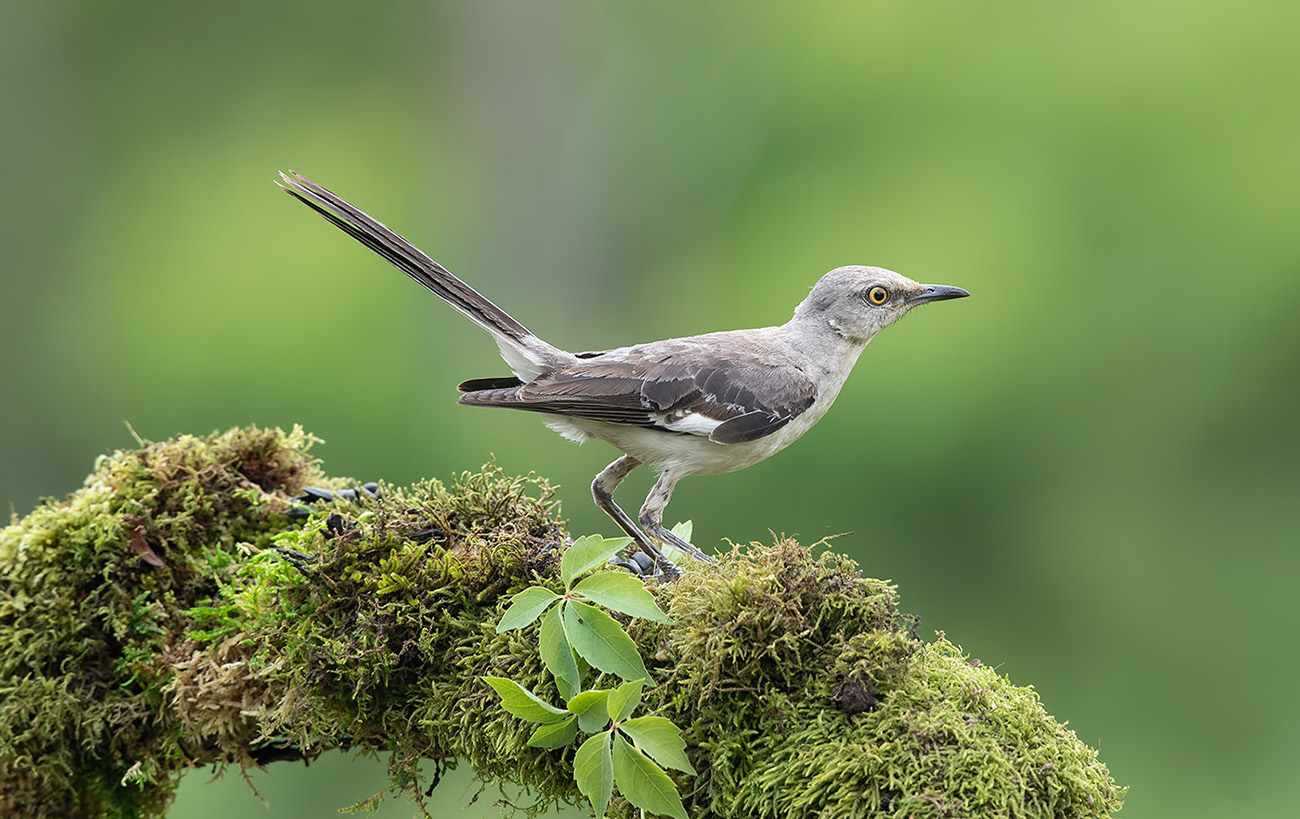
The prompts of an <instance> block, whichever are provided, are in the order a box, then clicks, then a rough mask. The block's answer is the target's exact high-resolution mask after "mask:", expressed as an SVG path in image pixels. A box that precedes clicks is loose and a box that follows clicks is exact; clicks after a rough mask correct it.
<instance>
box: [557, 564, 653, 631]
mask: <svg viewBox="0 0 1300 819" xmlns="http://www.w3.org/2000/svg"><path fill="white" fill-rule="evenodd" d="M573 592H574V594H580V595H582V596H583V597H585V598H587V599H588V600H590V601H592V602H593V603H597V604H599V605H601V606H604V607H605V608H607V609H613V610H614V611H620V612H622V613H624V614H626V615H628V616H630V617H641V618H644V619H646V620H654V621H655V622H657V623H666V622H668V615H666V614H664V612H663V609H661V608H659V604H657V603H656V602H655V598H654V595H652V594H651V593H650V592H649V590H648V589H646V587H645V583H643V582H642V581H641V580H638V579H637V578H635V577H633V576H632V575H630V574H628V573H627V572H624V571H617V572H599V573H597V574H593V575H588V576H587V577H585V578H583V580H582V582H581V583H579V584H578V585H576V586H574V587H573Z"/></svg>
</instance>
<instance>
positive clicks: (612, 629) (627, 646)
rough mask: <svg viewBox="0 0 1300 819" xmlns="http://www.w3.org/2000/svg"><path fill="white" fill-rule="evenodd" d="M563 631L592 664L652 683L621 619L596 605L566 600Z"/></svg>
mask: <svg viewBox="0 0 1300 819" xmlns="http://www.w3.org/2000/svg"><path fill="white" fill-rule="evenodd" d="M561 616H562V617H563V618H564V631H565V633H567V634H568V635H569V643H570V644H571V645H572V646H573V650H574V651H576V652H578V654H580V655H582V656H583V657H584V658H586V660H587V662H589V663H591V664H592V666H593V667H595V668H599V669H600V670H601V671H604V672H606V673H608V674H617V675H618V676H619V677H620V678H621V679H624V680H645V681H646V685H648V686H652V685H654V683H652V682H651V681H650V672H648V671H646V670H645V663H643V662H642V661H641V653H640V652H639V651H637V648H636V643H634V642H632V638H631V637H629V636H627V632H626V631H624V630H623V627H622V626H620V625H619V624H618V622H617V621H616V620H615V619H614V618H613V617H610V616H609V615H608V614H606V613H605V612H603V611H601V610H600V609H598V608H596V607H595V606H590V605H587V604H586V603H579V602H578V601H577V600H566V601H564V613H563V614H562V615H561Z"/></svg>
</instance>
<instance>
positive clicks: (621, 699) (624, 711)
mask: <svg viewBox="0 0 1300 819" xmlns="http://www.w3.org/2000/svg"><path fill="white" fill-rule="evenodd" d="M644 684H645V683H644V682H643V681H642V680H633V681H632V682H625V683H623V684H622V685H620V686H619V687H618V688H615V689H614V690H613V691H611V692H609V702H607V703H606V705H605V709H606V712H607V713H608V714H609V718H610V719H612V720H614V721H615V722H622V721H623V720H625V719H627V718H628V717H630V716H632V712H633V711H635V710H636V707H637V706H638V705H640V704H641V687H642V686H643V685H644Z"/></svg>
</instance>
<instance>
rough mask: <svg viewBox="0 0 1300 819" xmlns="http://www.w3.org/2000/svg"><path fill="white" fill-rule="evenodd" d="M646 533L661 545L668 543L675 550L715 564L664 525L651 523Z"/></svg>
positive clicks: (644, 522)
mask: <svg viewBox="0 0 1300 819" xmlns="http://www.w3.org/2000/svg"><path fill="white" fill-rule="evenodd" d="M646 523H647V522H646V521H644V520H643V521H642V525H645V524H646ZM646 532H648V533H649V534H650V537H652V538H654V539H655V540H658V541H659V542H660V543H667V544H668V545H669V546H672V547H673V548H674V549H678V550H680V551H682V552H683V553H685V554H688V555H690V556H691V557H693V558H695V559H696V560H702V561H704V562H705V563H712V562H713V558H711V557H709V556H708V555H706V554H705V553H704V552H701V551H700V550H699V549H697V548H695V547H694V546H693V545H691V543H690V541H688V540H687V539H686V538H684V537H681V536H680V535H678V534H677V533H676V532H674V531H672V530H671V529H667V528H665V527H664V525H663V524H662V523H653V522H652V523H650V525H648V526H646ZM688 534H689V533H688Z"/></svg>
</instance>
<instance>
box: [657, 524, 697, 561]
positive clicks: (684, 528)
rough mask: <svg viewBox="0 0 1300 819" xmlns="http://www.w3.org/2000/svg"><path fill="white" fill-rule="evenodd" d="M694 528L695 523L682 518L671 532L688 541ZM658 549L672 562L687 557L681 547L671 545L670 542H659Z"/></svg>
mask: <svg viewBox="0 0 1300 819" xmlns="http://www.w3.org/2000/svg"><path fill="white" fill-rule="evenodd" d="M694 529H695V525H694V524H693V523H691V522H690V521H689V520H684V521H682V522H681V523H679V524H677V525H676V526H674V527H673V528H672V533H673V534H674V535H677V536H678V537H679V538H681V539H682V540H684V541H686V542H687V543H690V542H691V534H692V532H693V530H694ZM659 551H661V552H663V556H664V557H666V558H668V559H669V560H671V561H673V562H674V563H677V562H679V561H680V560H682V559H683V558H685V557H687V555H686V553H685V552H683V551H682V550H681V549H678V548H677V547H676V546H674V545H672V544H671V543H661V544H659ZM690 557H691V558H694V557H695V556H694V555H690Z"/></svg>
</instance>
